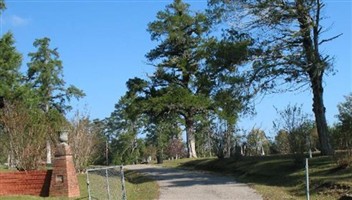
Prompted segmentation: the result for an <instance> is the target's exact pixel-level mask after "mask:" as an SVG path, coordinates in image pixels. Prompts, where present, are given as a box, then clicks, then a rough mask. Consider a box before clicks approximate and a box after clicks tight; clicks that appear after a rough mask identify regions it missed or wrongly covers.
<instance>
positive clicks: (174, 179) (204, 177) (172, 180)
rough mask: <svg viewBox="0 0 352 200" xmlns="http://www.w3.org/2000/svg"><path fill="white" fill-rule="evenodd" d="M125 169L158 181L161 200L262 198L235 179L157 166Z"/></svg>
mask: <svg viewBox="0 0 352 200" xmlns="http://www.w3.org/2000/svg"><path fill="white" fill-rule="evenodd" d="M125 168H127V169H130V170H136V171H138V172H140V173H143V174H145V175H147V176H149V177H151V178H152V179H155V180H156V181H157V183H158V185H159V186H160V198H159V199H161V200H187V199H190V200H198V199H199V200H221V199H238V200H248V199H251V200H252V199H253V200H254V199H262V197H261V196H260V195H259V194H257V193H256V192H255V190H253V189H252V188H250V187H248V186H247V185H246V184H242V183H237V182H236V181H235V180H234V179H233V178H232V177H226V176H217V175H213V174H208V173H201V172H195V171H185V170H179V169H171V168H162V167H159V166H154V165H129V166H125Z"/></svg>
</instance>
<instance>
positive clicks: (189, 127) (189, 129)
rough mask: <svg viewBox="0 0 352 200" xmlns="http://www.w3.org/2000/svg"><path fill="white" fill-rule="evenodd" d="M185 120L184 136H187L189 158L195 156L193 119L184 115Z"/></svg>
mask: <svg viewBox="0 0 352 200" xmlns="http://www.w3.org/2000/svg"><path fill="white" fill-rule="evenodd" d="M185 121H186V138H187V151H188V157H189V158H197V153H196V138H195V136H194V127H193V126H194V121H193V119H192V118H191V117H185Z"/></svg>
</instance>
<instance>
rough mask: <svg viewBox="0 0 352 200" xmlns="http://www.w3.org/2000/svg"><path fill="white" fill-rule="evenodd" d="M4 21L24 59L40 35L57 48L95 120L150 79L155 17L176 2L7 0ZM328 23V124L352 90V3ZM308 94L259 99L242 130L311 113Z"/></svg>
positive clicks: (342, 1) (340, 2) (341, 5)
mask: <svg viewBox="0 0 352 200" xmlns="http://www.w3.org/2000/svg"><path fill="white" fill-rule="evenodd" d="M5 2H6V4H7V7H8V9H7V10H6V11H5V13H3V16H2V33H4V32H6V31H8V30H11V31H12V32H13V33H14V36H15V39H16V46H17V48H18V50H19V51H20V52H21V53H22V54H23V56H24V62H23V66H24V67H23V68H24V69H25V68H26V63H27V62H28V57H27V54H28V52H33V51H34V50H35V49H34V48H33V45H32V44H33V41H34V40H35V39H36V38H41V37H49V38H51V40H52V43H51V45H52V47H58V50H59V52H60V57H61V60H62V61H63V64H64V75H65V80H66V82H67V83H68V84H73V85H75V86H77V87H79V88H81V89H83V90H84V92H85V93H86V94H87V96H86V97H85V98H84V99H82V100H81V101H80V102H73V103H72V105H73V106H74V107H76V108H77V109H82V108H84V107H86V108H87V109H88V111H89V113H90V116H91V118H100V119H102V118H105V117H108V116H109V115H110V113H111V112H112V111H113V109H114V104H115V103H116V102H117V101H118V99H119V98H120V96H122V95H123V94H124V93H125V91H126V87H125V83H126V81H127V80H128V79H129V78H133V77H142V78H145V77H146V74H147V73H151V72H152V71H153V67H151V66H149V65H147V64H145V62H146V59H145V57H144V55H145V54H146V53H147V52H148V51H149V50H151V49H152V48H154V47H155V46H156V43H153V42H152V41H151V40H150V35H149V33H148V32H147V31H146V29H147V24H148V23H149V22H152V21H153V20H155V16H156V13H157V12H158V11H159V10H162V9H164V7H165V5H167V4H169V3H171V2H172V1H160V0H155V1H152V0H132V1H128V0H109V1H104V0H102V1H89V0H87V1H85V0H80V1H75V0H71V1H68V0H53V1H50V0H47V1H44V0H8V1H5ZM186 2H188V3H190V4H191V9H192V10H201V9H203V8H205V6H206V1H203V0H200V1H197V0H194V1H186ZM325 3H326V9H325V11H324V14H325V16H327V17H328V18H327V19H325V21H324V24H325V25H326V27H328V26H330V25H331V29H330V31H329V32H327V33H326V37H329V36H333V35H337V34H339V33H343V35H342V36H341V37H340V38H338V39H336V40H334V41H332V42H330V43H329V44H327V45H325V46H323V47H322V50H323V51H324V52H326V53H328V54H330V55H332V56H334V57H335V69H336V70H337V73H336V75H335V76H328V77H326V78H325V96H324V97H325V103H326V108H327V119H328V122H329V123H330V124H332V123H333V122H334V121H336V119H335V117H334V116H335V115H336V114H337V108H336V105H337V104H338V103H339V102H342V101H343V100H344V98H343V95H347V94H349V93H350V92H352V70H351V68H352V34H351V32H352V27H351V24H352V0H336V1H333V0H329V1H325ZM311 99H312V97H311V94H310V92H309V91H307V92H300V93H298V92H294V93H286V94H277V95H270V96H266V97H264V98H263V99H258V101H257V113H258V114H257V115H256V116H255V117H250V118H244V119H242V120H241V122H240V124H239V126H240V127H242V128H245V129H248V128H252V127H253V126H256V127H260V128H262V129H264V130H265V131H266V132H268V133H269V132H270V131H271V127H272V121H273V120H275V119H276V118H277V116H276V111H275V109H274V107H273V105H275V106H276V107H277V108H279V109H282V108H284V107H285V106H286V105H287V104H288V103H291V104H295V103H298V104H303V106H304V109H305V110H306V112H307V113H312V112H311V105H312V100H311Z"/></svg>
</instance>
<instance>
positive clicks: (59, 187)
mask: <svg viewBox="0 0 352 200" xmlns="http://www.w3.org/2000/svg"><path fill="white" fill-rule="evenodd" d="M49 194H50V196H53V197H79V196H80V192H79V185H78V180H77V175H76V170H75V166H74V164H73V159H72V151H71V148H70V146H69V145H68V144H67V143H66V142H61V144H59V145H58V147H57V150H56V152H55V158H54V162H53V172H52V176H51V183H50V191H49Z"/></svg>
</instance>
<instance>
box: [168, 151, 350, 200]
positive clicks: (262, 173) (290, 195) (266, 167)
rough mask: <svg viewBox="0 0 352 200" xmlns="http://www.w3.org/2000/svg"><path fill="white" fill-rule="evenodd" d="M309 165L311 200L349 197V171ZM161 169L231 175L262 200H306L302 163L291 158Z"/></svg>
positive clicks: (186, 163)
mask: <svg viewBox="0 0 352 200" xmlns="http://www.w3.org/2000/svg"><path fill="white" fill-rule="evenodd" d="M309 163H310V170H309V173H310V186H311V187H310V190H311V191H310V192H311V199H339V198H342V196H344V195H346V194H352V191H351V188H352V169H338V168H337V166H336V164H335V162H334V160H333V159H332V158H331V157H314V158H312V159H310V160H309ZM164 166H166V167H180V168H188V169H195V170H204V171H210V172H215V173H221V174H226V175H232V176H234V177H235V178H236V179H237V180H239V181H241V182H244V183H247V184H249V185H250V186H252V187H253V188H255V189H256V190H257V191H258V192H259V193H260V194H262V196H263V197H264V198H265V199H278V200H279V199H305V198H306V197H305V188H306V185H305V166H304V161H303V159H296V158H294V157H292V156H265V157H243V158H241V159H237V160H236V159H217V158H206V159H185V160H178V161H165V162H164Z"/></svg>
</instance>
